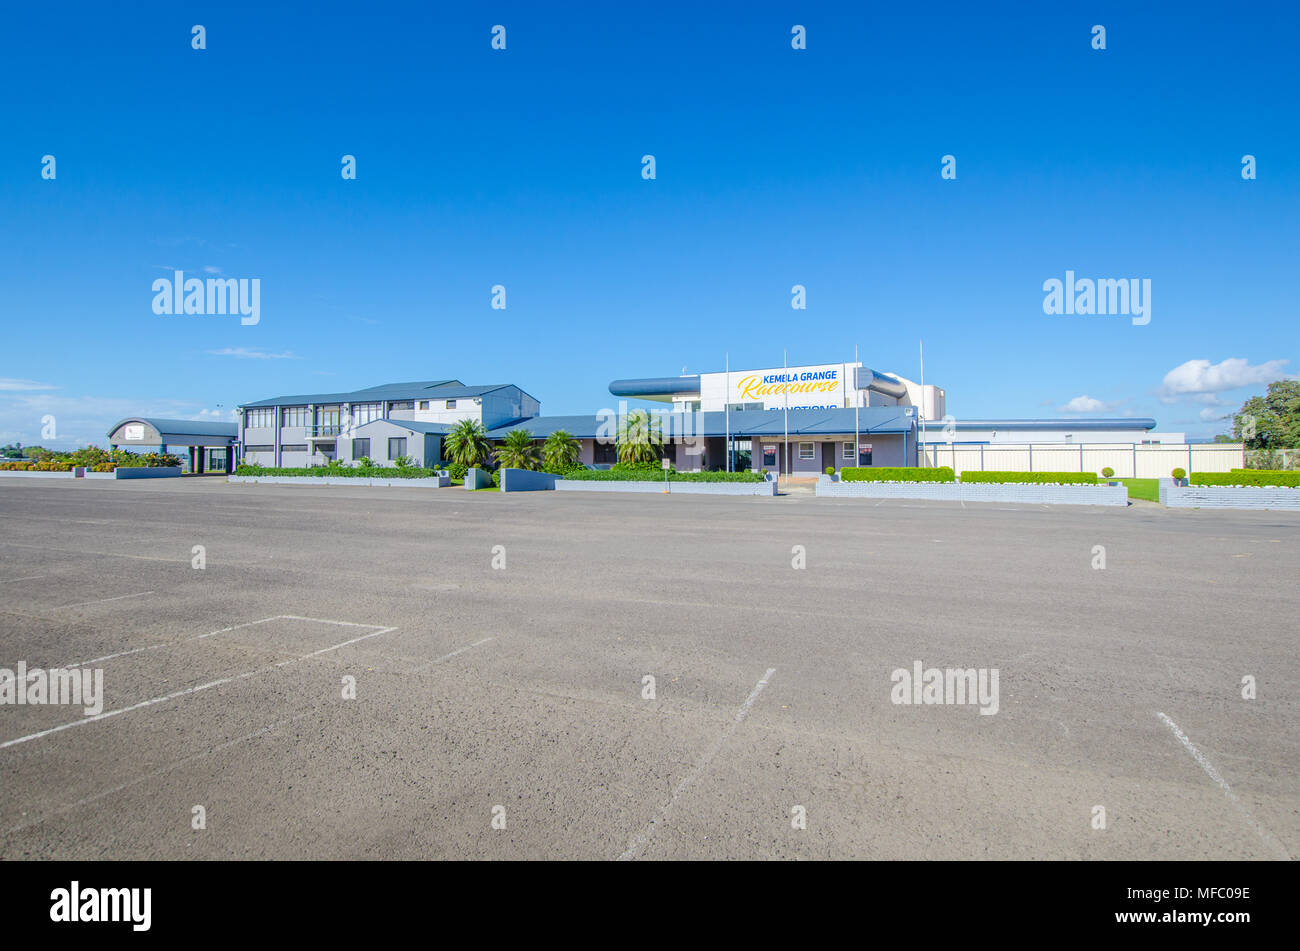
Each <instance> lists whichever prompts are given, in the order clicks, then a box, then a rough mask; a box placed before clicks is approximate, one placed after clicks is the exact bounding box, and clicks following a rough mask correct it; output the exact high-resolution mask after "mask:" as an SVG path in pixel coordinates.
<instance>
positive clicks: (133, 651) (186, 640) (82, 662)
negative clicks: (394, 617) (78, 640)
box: [63, 614, 378, 670]
mask: <svg viewBox="0 0 1300 951" xmlns="http://www.w3.org/2000/svg"><path fill="white" fill-rule="evenodd" d="M281 617H284V615H282V614H275V615H272V616H271V617H264V618H262V619H261V620H260V621H248V622H246V623H244V624H233V625H231V626H230V627H223V628H221V630H219V631H209V632H208V633H207V634H198V635H196V636H194V637H183V638H181V639H180V640H179V641H164V642H163V643H161V644H149V645H146V646H145V647H133V648H131V649H130V650H125V651H118V652H117V653H116V654H105V655H104V656H103V657H96V658H94V659H92V660H79V661H77V662H76V663H75V664H64V665H63V667H64V669H67V670H70V669H72V668H73V667H85V666H86V665H87V664H98V663H100V662H101V661H105V660H113V659H114V658H117V657H126V656H128V655H130V654H139V653H141V652H142V651H154V650H157V649H158V648H160V647H174V646H176V645H177V644H188V643H189V642H190V641H201V640H203V639H204V638H205V637H212V636H214V635H216V634H226V633H228V632H230V631H237V630H239V629H240V628H242V627H252V626H253V625H255V624H265V623H266V622H267V621H277V620H279V619H280V618H281ZM373 626H375V627H377V626H378V625H373Z"/></svg>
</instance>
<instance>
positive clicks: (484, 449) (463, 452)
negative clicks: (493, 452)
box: [442, 419, 489, 466]
mask: <svg viewBox="0 0 1300 951" xmlns="http://www.w3.org/2000/svg"><path fill="white" fill-rule="evenodd" d="M442 445H443V449H444V450H445V451H446V453H447V457H448V458H449V459H450V460H451V461H452V462H459V463H461V464H462V465H466V466H476V465H478V464H479V463H480V462H482V461H483V460H484V459H486V458H487V456H488V452H489V447H488V441H487V431H486V430H484V429H483V424H482V423H480V422H479V421H478V420H476V419H462V420H461V421H460V422H459V423H457V424H456V425H455V426H453V427H452V428H451V432H449V433H447V435H446V436H445V437H444V438H443V442H442Z"/></svg>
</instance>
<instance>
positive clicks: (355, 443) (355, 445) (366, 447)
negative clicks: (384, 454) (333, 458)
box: [352, 439, 370, 459]
mask: <svg viewBox="0 0 1300 951" xmlns="http://www.w3.org/2000/svg"><path fill="white" fill-rule="evenodd" d="M368 455H370V440H369V439H354V440H352V458H353V459H360V458H361V457H362V456H368Z"/></svg>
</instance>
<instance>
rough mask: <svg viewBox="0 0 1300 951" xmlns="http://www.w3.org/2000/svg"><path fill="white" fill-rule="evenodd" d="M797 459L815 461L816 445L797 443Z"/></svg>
mask: <svg viewBox="0 0 1300 951" xmlns="http://www.w3.org/2000/svg"><path fill="white" fill-rule="evenodd" d="M799 458H800V459H816V458H817V444H816V443H813V442H801V443H799Z"/></svg>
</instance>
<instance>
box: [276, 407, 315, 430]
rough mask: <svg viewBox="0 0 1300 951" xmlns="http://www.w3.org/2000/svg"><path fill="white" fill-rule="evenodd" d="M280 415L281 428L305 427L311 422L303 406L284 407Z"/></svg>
mask: <svg viewBox="0 0 1300 951" xmlns="http://www.w3.org/2000/svg"><path fill="white" fill-rule="evenodd" d="M281 415H282V417H283V420H284V421H283V422H282V423H281V424H280V425H282V426H306V425H308V424H309V423H310V422H311V418H310V417H309V416H308V415H307V407H305V406H286V407H285V408H284V410H283V411H282V413H281Z"/></svg>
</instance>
